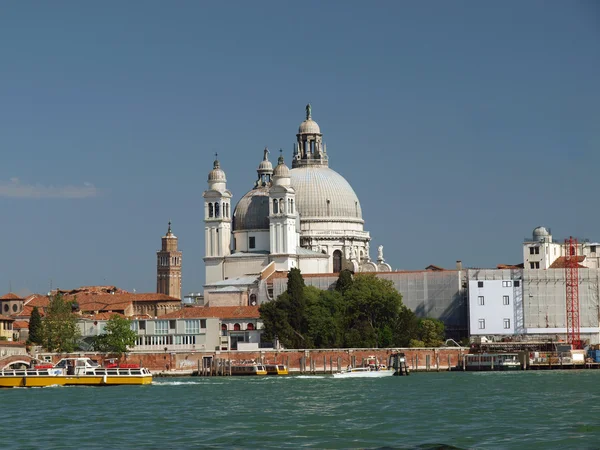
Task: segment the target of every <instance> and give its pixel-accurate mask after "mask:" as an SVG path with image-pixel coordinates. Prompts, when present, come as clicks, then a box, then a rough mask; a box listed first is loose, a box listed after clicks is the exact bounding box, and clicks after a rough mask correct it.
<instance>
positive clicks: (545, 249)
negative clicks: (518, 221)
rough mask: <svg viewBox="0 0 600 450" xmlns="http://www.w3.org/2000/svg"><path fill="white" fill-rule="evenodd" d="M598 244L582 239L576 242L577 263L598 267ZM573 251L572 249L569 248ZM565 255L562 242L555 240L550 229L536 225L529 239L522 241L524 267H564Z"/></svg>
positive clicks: (599, 260) (599, 259)
mask: <svg viewBox="0 0 600 450" xmlns="http://www.w3.org/2000/svg"><path fill="white" fill-rule="evenodd" d="M597 249H598V250H600V244H598V243H596V242H590V241H589V240H587V239H584V240H583V241H582V242H578V244H577V249H576V254H577V256H578V259H579V264H580V265H582V266H583V267H588V268H590V269H597V268H599V267H600V264H599V262H600V251H599V252H596V250H597ZM570 251H571V252H572V254H573V253H575V252H574V249H571V250H570ZM565 256H567V253H566V250H565V244H564V242H555V241H553V239H552V234H551V233H550V229H548V228H546V227H537V228H535V229H534V230H533V234H532V238H531V240H529V239H526V240H525V242H524V243H523V264H524V267H525V269H541V270H544V269H549V268H560V267H564V266H563V265H562V264H561V262H562V260H563V259H564V257H565Z"/></svg>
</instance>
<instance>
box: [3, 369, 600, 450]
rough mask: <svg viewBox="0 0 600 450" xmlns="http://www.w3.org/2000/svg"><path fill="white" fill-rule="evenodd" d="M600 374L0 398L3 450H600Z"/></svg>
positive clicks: (227, 385) (192, 382) (277, 382)
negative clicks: (552, 449) (474, 449)
mask: <svg viewBox="0 0 600 450" xmlns="http://www.w3.org/2000/svg"><path fill="white" fill-rule="evenodd" d="M599 386H600V371H593V370H590V371H548V372H532V371H527V372H485V373H484V372H480V373H414V374H411V375H410V376H409V377H389V378H380V379H334V378H333V377H331V376H289V377H260V378H259V377H255V378H254V377H253V378H244V377H227V378H224V377H218V378H217V377H212V378H191V377H190V378H158V379H155V381H154V383H153V384H152V385H150V386H131V387H127V386H115V387H49V388H40V389H26V388H19V389H4V390H0V407H1V410H2V420H1V421H0V448H2V449H13V448H14V449H21V448H22V449H25V448H43V449H66V448H83V449H114V448H119V449H122V448H143V449H180V448H225V447H226V448H299V447H305V448H374V449H376V448H401V449H402V448H406V449H409V448H418V449H433V448H461V449H467V448H469V449H470V448H481V449H487V448H490V449H492V448H498V449H508V448H527V449H531V448H539V449H547V448H561V449H567V448H574V449H575V448H576V449H596V448H600V393H599V390H600V389H599Z"/></svg>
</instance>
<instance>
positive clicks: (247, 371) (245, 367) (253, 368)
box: [231, 364, 267, 375]
mask: <svg viewBox="0 0 600 450" xmlns="http://www.w3.org/2000/svg"><path fill="white" fill-rule="evenodd" d="M266 374H267V370H266V369H265V366H263V365H262V364H232V365H231V375H266Z"/></svg>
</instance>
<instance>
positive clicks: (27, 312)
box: [15, 305, 45, 317]
mask: <svg viewBox="0 0 600 450" xmlns="http://www.w3.org/2000/svg"><path fill="white" fill-rule="evenodd" d="M33 308H35V306H31V305H25V306H24V307H23V311H21V312H20V313H18V314H15V315H16V316H17V317H31V312H32V311H33ZM38 312H39V313H40V316H42V317H44V316H45V314H44V310H43V308H42V307H38Z"/></svg>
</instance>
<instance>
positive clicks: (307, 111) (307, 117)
mask: <svg viewBox="0 0 600 450" xmlns="http://www.w3.org/2000/svg"><path fill="white" fill-rule="evenodd" d="M311 113H312V108H311V106H310V103H309V104H308V105H306V120H310V118H311V116H312V114H311Z"/></svg>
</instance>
